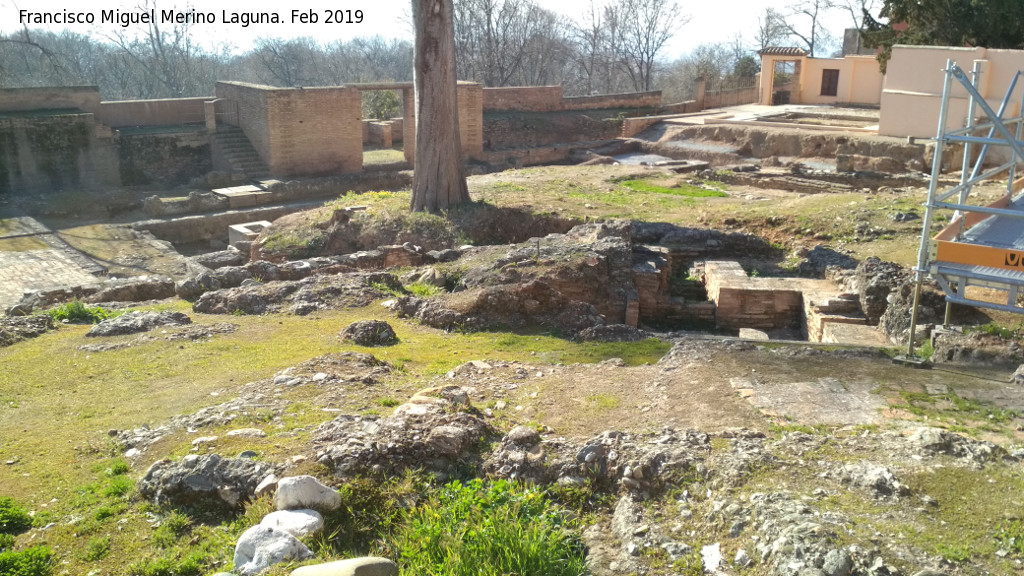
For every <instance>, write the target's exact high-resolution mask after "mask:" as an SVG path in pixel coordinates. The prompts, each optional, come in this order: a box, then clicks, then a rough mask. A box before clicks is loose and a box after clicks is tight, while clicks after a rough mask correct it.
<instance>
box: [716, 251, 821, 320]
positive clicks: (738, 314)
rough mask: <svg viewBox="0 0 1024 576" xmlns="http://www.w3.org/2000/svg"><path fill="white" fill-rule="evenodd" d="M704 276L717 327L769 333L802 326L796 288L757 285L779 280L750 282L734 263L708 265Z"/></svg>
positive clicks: (756, 279)
mask: <svg viewBox="0 0 1024 576" xmlns="http://www.w3.org/2000/svg"><path fill="white" fill-rule="evenodd" d="M704 274H705V281H704V284H705V286H706V287H707V290H708V299H709V300H711V301H712V302H714V303H715V305H716V306H717V312H716V314H717V317H716V321H717V324H718V326H720V327H723V328H737V329H738V328H758V329H761V330H772V329H775V328H788V327H791V326H794V325H800V324H802V317H803V310H804V309H803V295H802V293H801V292H800V291H799V288H797V287H795V286H794V289H785V288H784V287H783V286H779V285H775V284H776V282H770V283H769V282H763V281H759V280H780V279H775V278H764V279H760V278H750V277H748V276H747V273H746V272H744V271H743V268H742V267H741V266H740V265H739V264H737V263H736V262H707V263H706V264H705V267H704ZM768 284H772V285H768Z"/></svg>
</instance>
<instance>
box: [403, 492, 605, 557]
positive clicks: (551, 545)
mask: <svg viewBox="0 0 1024 576" xmlns="http://www.w3.org/2000/svg"><path fill="white" fill-rule="evenodd" d="M394 542H395V547H396V549H397V551H398V557H399V559H398V561H399V563H400V564H401V566H402V569H403V572H404V573H407V574H444V575H448V576H484V575H488V576H490V575H494V576H498V575H503V574H545V575H547V576H578V575H579V574H583V573H585V572H586V569H587V568H586V558H585V547H584V546H583V545H582V543H581V542H580V541H579V539H578V537H577V536H576V535H575V534H574V533H573V532H571V526H570V525H569V524H568V523H567V522H565V521H564V520H563V517H562V514H561V513H560V512H559V510H558V509H557V508H556V507H555V506H553V505H552V504H551V503H550V502H549V501H548V500H547V498H546V496H545V495H544V493H543V492H542V491H540V490H537V489H535V488H526V487H521V486H518V485H516V484H513V483H511V482H507V481H505V480H499V481H497V482H493V483H487V484H485V483H484V482H483V481H481V480H479V479H476V480H472V481H470V482H468V483H466V484H462V483H460V482H457V481H456V482H452V483H450V484H447V485H445V486H444V487H443V488H442V489H441V490H440V491H439V493H437V494H435V495H433V496H431V497H430V498H429V499H428V500H427V501H426V502H424V503H422V504H420V505H419V506H416V507H415V508H414V509H413V510H412V511H411V512H410V513H409V516H408V520H407V523H406V524H405V525H404V526H403V527H402V529H401V530H400V531H399V532H398V534H397V536H396V537H395V539H394Z"/></svg>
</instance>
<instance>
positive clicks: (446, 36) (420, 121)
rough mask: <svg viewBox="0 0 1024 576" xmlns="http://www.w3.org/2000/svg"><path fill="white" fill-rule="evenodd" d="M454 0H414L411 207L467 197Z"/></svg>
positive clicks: (438, 206)
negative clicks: (414, 38) (460, 117)
mask: <svg viewBox="0 0 1024 576" xmlns="http://www.w3.org/2000/svg"><path fill="white" fill-rule="evenodd" d="M452 12H453V7H452V0H412V15H413V16H412V17H413V22H414V24H415V26H416V49H415V55H414V59H415V64H416V65H415V68H414V72H413V75H414V85H415V90H416V104H415V108H416V112H415V114H416V159H415V161H414V166H413V182H412V203H411V209H412V210H413V211H414V212H420V211H424V210H425V211H429V212H437V211H439V210H442V209H444V208H447V207H448V206H451V205H452V204H459V203H461V202H467V201H469V188H468V187H467V186H466V173H465V170H464V168H463V165H462V144H461V142H460V140H459V110H458V103H457V101H456V97H457V90H456V80H455V39H454V36H455V28H454V24H453V14H452Z"/></svg>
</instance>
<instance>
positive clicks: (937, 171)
mask: <svg viewBox="0 0 1024 576" xmlns="http://www.w3.org/2000/svg"><path fill="white" fill-rule="evenodd" d="M954 70H956V63H954V62H953V60H952V59H948V60H946V69H945V70H944V72H945V74H946V79H945V81H944V82H943V84H942V104H941V105H940V106H939V126H938V128H937V129H936V132H935V156H934V157H933V158H932V179H931V183H930V184H929V185H928V201H927V202H926V203H925V206H924V218H923V220H924V222H923V224H922V226H923V228H922V229H921V247H920V249H919V250H918V251H917V268H916V270H915V271H916V279H915V286H914V305H913V307H912V308H911V313H910V336H909V338H907V358H908V359H909V358H913V357H914V336H915V332H916V331H917V308H918V306H919V305H920V303H921V284H922V282H924V273H925V272H927V271H928V261H929V258H928V246H929V243H930V241H931V238H930V236H931V227H932V204H933V202H934V198H935V191H936V189H937V188H938V185H939V176H940V175H941V173H942V150H943V147H944V145H945V142H946V116H947V115H948V113H949V90H950V85H951V83H952V80H953V71H954Z"/></svg>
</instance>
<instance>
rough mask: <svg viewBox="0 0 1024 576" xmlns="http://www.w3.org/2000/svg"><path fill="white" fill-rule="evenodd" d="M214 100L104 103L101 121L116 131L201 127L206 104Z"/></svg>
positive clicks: (186, 99)
mask: <svg viewBox="0 0 1024 576" xmlns="http://www.w3.org/2000/svg"><path fill="white" fill-rule="evenodd" d="M212 99H213V97H212V96H210V97H202V98H165V99H159V100H119V101H110V102H101V103H100V112H99V114H98V115H97V118H98V120H99V121H100V122H102V123H103V124H106V125H107V126H110V127H112V128H121V127H125V126H179V125H185V124H194V125H201V124H203V122H204V114H205V110H204V103H205V102H207V101H208V100H212Z"/></svg>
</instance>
